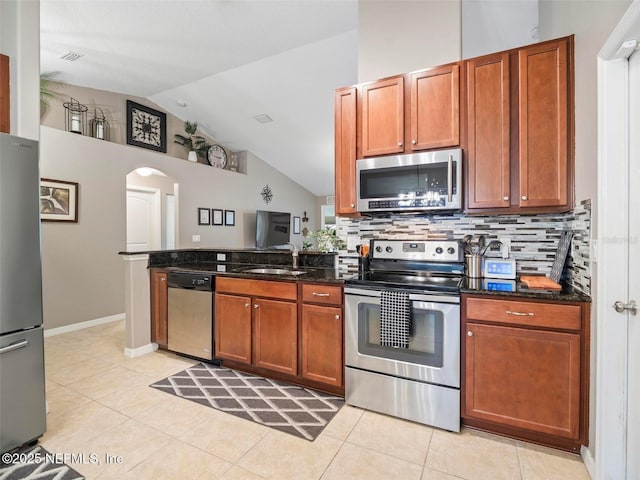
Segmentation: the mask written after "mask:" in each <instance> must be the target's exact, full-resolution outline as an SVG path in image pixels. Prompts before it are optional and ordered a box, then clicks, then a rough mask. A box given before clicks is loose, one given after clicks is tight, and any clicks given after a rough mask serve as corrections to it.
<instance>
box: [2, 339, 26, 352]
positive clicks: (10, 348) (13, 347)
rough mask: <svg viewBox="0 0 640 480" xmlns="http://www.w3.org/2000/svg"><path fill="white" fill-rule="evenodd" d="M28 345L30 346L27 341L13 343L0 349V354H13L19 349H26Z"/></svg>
mask: <svg viewBox="0 0 640 480" xmlns="http://www.w3.org/2000/svg"><path fill="white" fill-rule="evenodd" d="M27 345H29V342H28V341H27V340H26V339H25V340H20V341H18V342H13V343H11V344H9V345H7V346H6V347H2V348H0V354H3V353H7V352H12V351H13V350H18V349H19V348H24V347H26V346H27Z"/></svg>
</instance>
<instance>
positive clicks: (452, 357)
mask: <svg viewBox="0 0 640 480" xmlns="http://www.w3.org/2000/svg"><path fill="white" fill-rule="evenodd" d="M409 298H410V300H411V307H412V333H411V336H410V339H409V348H406V349H405V348H394V347H387V346H381V345H380V291H376V290H366V289H357V288H346V289H345V364H346V366H347V367H354V368H358V369H361V370H368V371H371V372H377V373H383V374H387V375H392V376H395V377H402V378H408V379H412V380H418V381H421V382H427V383H435V384H438V385H445V386H449V387H454V388H459V387H460V299H459V297H457V296H445V295H440V296H431V295H413V294H412V295H411V296H410V297H409Z"/></svg>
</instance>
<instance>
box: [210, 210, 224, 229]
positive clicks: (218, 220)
mask: <svg viewBox="0 0 640 480" xmlns="http://www.w3.org/2000/svg"><path fill="white" fill-rule="evenodd" d="M223 213H224V212H223V211H222V210H219V209H217V208H212V209H211V214H212V215H213V221H212V222H211V225H222V214H223Z"/></svg>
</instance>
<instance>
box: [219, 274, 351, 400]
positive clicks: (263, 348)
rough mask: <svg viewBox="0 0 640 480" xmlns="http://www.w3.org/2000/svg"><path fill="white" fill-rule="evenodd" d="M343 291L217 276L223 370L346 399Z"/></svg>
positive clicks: (320, 285) (294, 283)
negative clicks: (259, 376) (247, 373)
mask: <svg viewBox="0 0 640 480" xmlns="http://www.w3.org/2000/svg"><path fill="white" fill-rule="evenodd" d="M342 296H343V294H342V286H341V285H331V284H322V283H320V284H314V283H307V282H277V281H270V280H269V281H262V280H256V279H251V278H247V279H244V278H236V277H223V276H219V277H218V278H217V279H216V295H215V341H216V347H215V348H216V354H215V356H216V358H219V359H221V360H222V362H223V364H224V365H225V366H228V367H229V368H237V369H239V370H245V371H247V372H250V373H255V374H256V375H263V376H266V377H271V378H274V379H277V380H284V381H287V382H291V383H297V384H300V385H305V386H308V387H310V388H315V389H319V390H324V391H327V392H330V393H333V394H336V395H344V380H343V370H344V362H343V341H342V338H343V333H342V329H343V322H342V303H343V302H342Z"/></svg>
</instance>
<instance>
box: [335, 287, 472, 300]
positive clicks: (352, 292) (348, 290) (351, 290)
mask: <svg viewBox="0 0 640 480" xmlns="http://www.w3.org/2000/svg"><path fill="white" fill-rule="evenodd" d="M382 290H383V289H380V290H369V289H365V288H356V287H345V289H344V295H345V297H347V296H360V297H370V298H380V297H381V296H382ZM409 300H411V301H412V302H435V303H454V304H459V303H460V295H438V294H437V293H434V294H428V295H425V294H419V293H411V292H409Z"/></svg>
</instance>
